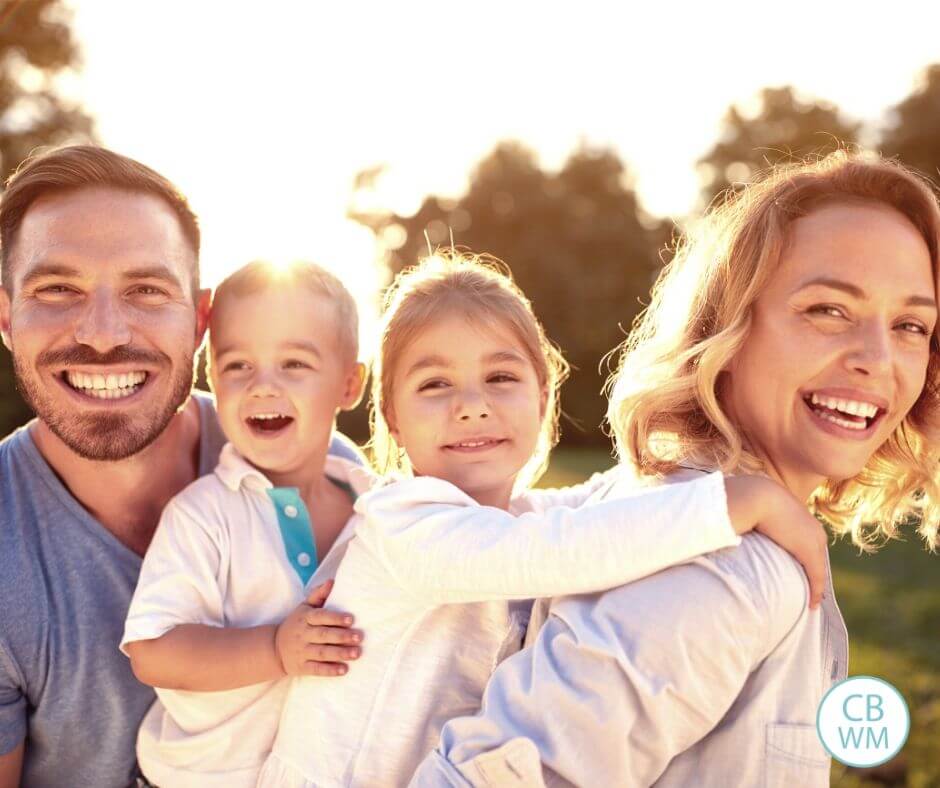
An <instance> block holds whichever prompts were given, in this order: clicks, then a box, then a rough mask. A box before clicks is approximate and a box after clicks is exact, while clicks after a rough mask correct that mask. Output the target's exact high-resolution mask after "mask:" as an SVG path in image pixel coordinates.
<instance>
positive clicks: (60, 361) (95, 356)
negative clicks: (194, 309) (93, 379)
mask: <svg viewBox="0 0 940 788" xmlns="http://www.w3.org/2000/svg"><path fill="white" fill-rule="evenodd" d="M134 363H139V364H141V365H149V366H153V365H165V364H172V361H171V359H170V357H169V356H167V355H166V354H165V353H158V352H156V351H153V350H143V349H139V348H132V347H116V348H114V349H112V350H109V351H108V352H107V353H98V352H97V351H96V350H95V349H94V348H90V347H88V346H87V345H74V346H73V347H68V348H58V349H56V350H44V351H43V352H42V353H40V354H39V355H38V356H37V357H36V366H39V367H59V366H64V367H73V366H83V367H84V366H96V365H101V366H112V365H116V364H134Z"/></svg>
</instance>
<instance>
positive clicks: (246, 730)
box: [121, 263, 373, 788]
mask: <svg viewBox="0 0 940 788" xmlns="http://www.w3.org/2000/svg"><path fill="white" fill-rule="evenodd" d="M209 334H210V339H209V357H210V382H211V385H212V389H213V391H214V392H215V395H216V398H217V401H218V413H219V420H220V423H221V425H222V429H223V430H224V432H225V434H226V436H227V437H228V439H229V441H230V443H229V444H227V445H226V447H225V448H224V449H223V451H222V454H221V457H220V460H219V464H218V466H217V467H216V469H215V472H214V473H212V474H210V475H208V476H205V477H203V478H201V479H199V480H198V481H196V482H195V483H193V484H191V485H190V486H189V487H187V488H186V489H185V490H183V492H181V493H180V494H179V495H178V496H176V497H175V498H174V499H173V500H171V501H170V503H169V504H168V505H167V508H166V509H165V510H164V512H163V516H162V519H161V522H160V526H159V528H158V529H157V532H156V535H155V536H154V540H153V543H152V544H151V546H150V549H149V551H148V552H147V555H146V557H145V559H144V563H143V567H142V569H141V573H140V580H139V582H138V585H137V590H136V592H135V593H134V597H133V600H132V601H131V605H130V610H129V612H128V616H127V623H126V628H125V632H124V638H123V640H122V642H121V649H122V650H123V651H124V652H125V653H126V654H127V655H128V656H129V657H130V659H131V663H132V666H133V669H134V673H135V674H136V676H137V677H138V679H140V680H141V681H142V682H144V683H146V684H150V685H152V686H154V687H155V688H157V701H156V702H155V703H154V705H153V707H152V708H151V709H150V711H149V712H148V713H147V716H146V717H145V718H144V721H143V723H142V724H141V729H140V732H139V735H138V740H137V755H138V759H139V761H140V766H141V768H142V770H143V772H144V774H145V776H146V777H147V778H148V779H149V780H150V781H151V782H153V783H154V784H156V785H173V786H189V785H192V786H200V788H211V787H212V786H217V785H218V786H223V785H224V786H226V788H231V787H232V786H242V785H244V786H254V785H255V781H256V777H257V771H258V769H259V768H260V766H261V764H262V761H263V759H264V757H265V756H266V755H267V754H268V752H269V751H270V749H271V744H272V741H273V738H274V735H275V732H276V730H277V724H278V719H279V717H280V712H281V704H282V700H283V697H284V693H285V689H286V683H287V679H286V677H287V676H296V675H317V676H341V675H343V674H344V673H345V672H346V665H345V664H344V662H345V661H348V660H352V659H356V658H357V657H358V656H359V645H358V644H359V643H360V642H361V639H362V635H361V633H360V632H358V631H356V630H354V629H351V628H350V625H351V624H352V616H350V615H348V614H346V613H341V612H331V611H326V610H323V609H320V608H321V607H322V604H323V602H324V600H325V599H326V596H327V594H328V593H329V588H330V584H329V583H328V582H327V583H324V581H327V580H329V578H332V577H333V576H334V575H335V573H336V569H337V567H338V565H339V562H340V560H341V558H342V554H343V552H344V551H345V547H346V543H347V541H348V539H349V537H350V536H352V529H351V528H348V527H347V524H348V523H349V520H350V518H351V516H352V514H353V501H354V499H355V497H356V496H357V495H358V494H359V493H361V492H363V491H364V490H366V489H368V487H369V486H370V485H371V483H372V481H373V477H372V476H371V474H370V472H369V471H368V470H366V469H365V468H363V467H361V466H358V465H356V464H354V463H351V462H349V461H347V460H343V459H340V458H337V457H333V456H327V448H328V446H329V442H330V437H331V434H332V431H333V425H334V421H335V418H336V413H337V412H338V411H339V410H347V409H350V408H353V407H355V405H356V403H357V402H358V401H359V399H360V397H361V395H362V389H363V382H364V377H365V368H364V366H363V365H362V364H360V363H359V362H358V361H357V354H358V341H357V334H358V325H357V315H356V306H355V302H354V301H353V299H352V297H351V296H350V295H349V293H348V292H347V291H346V289H345V288H344V287H343V286H342V284H341V283H340V282H339V280H338V279H336V278H335V277H334V276H332V275H331V274H329V273H327V272H326V271H324V270H323V269H321V268H319V267H318V266H315V265H312V264H296V265H294V266H291V267H290V268H287V269H284V270H278V269H276V268H274V267H272V266H270V265H268V264H265V263H251V264H249V265H247V266H245V267H244V268H242V269H240V270H239V271H237V272H236V273H235V274H233V275H232V276H230V277H229V278H228V279H226V280H225V281H224V282H223V283H222V284H221V285H220V286H219V288H218V289H217V291H216V294H215V299H214V302H213V306H212V316H211V320H210V325H209ZM311 589H312V590H311Z"/></svg>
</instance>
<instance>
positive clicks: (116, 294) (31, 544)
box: [0, 146, 358, 788]
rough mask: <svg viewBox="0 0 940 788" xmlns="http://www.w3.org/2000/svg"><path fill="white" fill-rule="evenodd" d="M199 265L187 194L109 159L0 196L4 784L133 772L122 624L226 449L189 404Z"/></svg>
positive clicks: (39, 165)
mask: <svg viewBox="0 0 940 788" xmlns="http://www.w3.org/2000/svg"><path fill="white" fill-rule="evenodd" d="M198 258H199V226H198V223H197V220H196V217H195V215H194V214H193V212H192V211H191V209H190V208H189V206H188V204H187V202H186V199H185V197H183V195H181V194H180V193H179V192H178V191H177V190H176V188H175V187H174V186H173V185H172V184H171V183H170V182H169V181H167V180H166V179H165V178H164V177H163V176H161V175H159V174H158V173H156V172H154V171H153V170H151V169H149V168H148V167H145V166H144V165H142V164H140V163H138V162H136V161H133V160H131V159H128V158H125V157H123V156H119V155H117V154H115V153H112V152H110V151H107V150H105V149H102V148H95V147H84V146H82V147H71V148H64V149H61V150H58V151H54V152H52V153H49V154H47V155H45V156H42V157H39V158H36V159H33V160H31V161H29V162H27V163H26V164H25V165H24V166H23V167H21V168H20V170H19V171H18V172H17V173H16V174H15V175H14V176H13V177H12V178H11V179H10V181H9V182H8V184H7V189H6V191H5V192H4V194H3V198H2V202H0V284H2V288H0V334H2V337H3V343H4V345H5V346H6V347H7V348H8V349H9V350H10V351H11V353H12V354H13V363H14V370H15V374H16V381H17V386H18V388H19V390H20V391H21V392H22V394H23V396H24V398H25V400H26V402H27V403H28V404H29V406H30V407H31V408H32V409H33V411H34V412H35V413H36V415H37V418H36V419H35V420H34V421H32V422H31V423H30V424H28V425H27V426H26V427H24V428H22V429H20V430H18V431H16V432H15V433H14V434H13V435H11V436H9V437H8V438H6V439H5V440H4V441H3V442H2V443H0V600H2V602H0V604H2V605H3V614H2V619H0V787H2V788H6V786H15V785H18V784H19V783H20V780H21V779H22V783H23V784H24V785H29V786H40V787H42V786H62V785H94V786H115V787H116V788H117V787H118V786H127V785H129V784H133V783H134V781H135V780H136V777H137V769H136V762H135V757H134V741H135V737H136V734H137V727H138V724H139V723H140V720H141V718H142V717H143V715H144V712H145V711H146V710H147V708H148V707H149V705H150V704H151V702H152V701H153V691H152V690H151V689H150V688H149V687H145V686H144V685H142V684H140V683H138V682H137V681H136V679H135V678H134V676H133V674H132V673H131V669H130V666H129V664H128V661H127V660H126V658H125V657H124V656H123V655H121V654H120V653H119V651H118V648H117V646H118V643H119V641H120V639H121V634H122V632H123V626H124V618H125V614H126V612H127V608H128V605H129V603H130V598H131V594H132V593H133V590H134V586H135V583H136V580H137V575H138V572H139V570H140V563H141V556H142V555H143V553H144V551H145V550H146V549H147V546H148V544H149V543H150V540H151V537H152V536H153V533H154V529H155V528H156V525H157V522H158V519H159V516H160V512H161V510H162V509H163V507H164V505H165V504H166V503H167V501H168V500H169V499H170V498H171V497H172V496H173V495H175V494H176V493H177V492H179V491H180V490H181V489H182V488H183V487H185V486H186V485H187V484H189V483H190V482H192V481H193V480H195V479H196V478H197V477H198V476H201V475H203V474H205V473H208V472H209V471H211V470H212V468H213V467H214V466H215V464H216V461H217V459H218V454H219V450H220V449H221V446H222V444H223V443H224V437H223V435H222V433H221V430H220V429H219V426H218V422H217V420H216V416H215V412H214V410H213V406H212V402H211V400H210V399H209V398H208V397H207V396H204V395H196V396H193V397H190V389H191V386H192V382H193V356H194V354H195V352H196V350H197V348H198V346H199V344H200V342H201V341H202V336H203V333H204V332H205V329H206V322H207V318H208V313H209V293H208V291H206V290H200V289H199V284H198V282H199V269H198ZM331 450H332V451H334V453H339V454H343V455H345V456H347V457H357V456H358V455H357V454H356V452H355V449H353V448H352V447H351V446H350V445H344V444H343V443H341V442H339V443H338V442H337V441H335V440H334V444H333V446H332V447H331Z"/></svg>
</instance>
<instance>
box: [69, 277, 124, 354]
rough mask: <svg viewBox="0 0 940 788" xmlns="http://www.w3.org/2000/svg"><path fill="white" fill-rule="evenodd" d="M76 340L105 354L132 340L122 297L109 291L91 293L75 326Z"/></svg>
mask: <svg viewBox="0 0 940 788" xmlns="http://www.w3.org/2000/svg"><path fill="white" fill-rule="evenodd" d="M75 341H76V342H78V343H79V344H80V345H87V346H88V347H91V348H94V349H95V350H96V351H97V352H98V353H101V354H104V353H107V352H108V351H109V350H113V349H114V348H116V347H121V346H122V345H128V344H130V341H131V327H130V325H129V323H128V321H127V317H126V315H125V314H124V309H123V305H122V304H121V302H120V299H117V298H115V297H114V296H113V295H112V294H110V293H107V292H102V293H96V294H93V295H91V296H90V297H89V298H88V300H87V301H86V303H85V308H84V311H83V312H82V315H81V317H80V318H79V321H78V325H77V326H76V327H75Z"/></svg>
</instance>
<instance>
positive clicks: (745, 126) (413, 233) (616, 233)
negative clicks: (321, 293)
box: [0, 0, 940, 445]
mask: <svg viewBox="0 0 940 788" xmlns="http://www.w3.org/2000/svg"><path fill="white" fill-rule="evenodd" d="M79 65H80V57H79V52H78V48H77V46H76V43H75V41H74V39H73V37H72V34H71V31H70V27H69V15H68V11H67V9H66V8H65V6H64V3H63V2H62V0H26V1H25V2H0V175H2V177H3V179H4V180H5V179H6V177H7V176H8V175H9V174H10V173H11V172H12V171H13V170H14V169H15V168H16V166H17V165H18V164H19V162H20V161H21V160H22V159H23V158H24V157H25V156H26V155H27V154H28V153H29V152H30V151H32V150H34V149H36V148H37V147H41V146H46V145H56V144H61V143H63V142H68V141H79V140H81V141H86V140H89V139H93V137H94V128H93V124H92V121H91V119H90V118H89V117H88V116H87V115H86V114H85V113H84V112H83V111H82V110H81V109H80V108H77V107H74V106H71V105H70V104H69V103H68V102H67V101H66V100H65V99H63V98H62V96H61V95H59V93H57V91H56V89H55V84H56V77H57V75H59V74H60V73H61V72H63V71H65V70H69V69H74V68H77V67H78V66H79ZM865 131H866V130H865V129H864V128H863V127H862V125H861V124H860V123H858V122H856V121H854V120H852V119H850V118H846V117H845V116H844V115H843V113H841V112H840V110H839V108H838V107H836V106H834V105H832V104H830V103H827V102H824V101H820V100H817V99H813V98H809V97H805V96H802V95H800V94H799V93H798V92H797V91H795V90H794V89H793V88H791V87H789V86H783V87H769V88H765V89H764V90H762V91H761V92H760V94H759V95H758V96H757V97H756V100H754V101H751V102H748V103H747V104H746V105H740V106H733V107H731V108H730V109H729V110H728V111H727V113H726V115H725V118H724V122H723V129H722V133H721V135H720V137H719V139H718V140H717V141H716V142H715V144H714V146H713V147H712V149H711V150H710V151H709V152H708V153H707V154H706V155H705V156H703V157H702V159H701V160H700V161H699V162H698V170H699V175H700V178H701V182H702V193H701V202H700V206H699V207H700V208H704V207H705V206H706V205H707V204H708V203H710V202H711V201H712V200H713V199H714V198H715V197H716V196H717V195H720V194H722V193H723V192H724V191H725V190H726V189H729V188H730V189H734V188H736V187H735V184H741V183H743V182H746V181H747V180H749V179H750V178H753V177H754V176H755V175H756V174H757V173H759V172H760V171H761V170H764V169H766V168H767V167H769V166H771V165H773V164H775V163H778V162H780V161H786V160H791V159H799V158H803V157H804V156H807V155H812V154H825V153H828V152H830V151H831V150H833V149H835V148H836V147H839V146H844V145H852V144H855V143H857V142H859V137H860V135H861V134H864V133H865ZM869 132H870V136H869V137H868V138H865V139H864V142H865V143H866V144H867V145H870V146H871V145H873V142H874V145H873V146H874V147H877V148H879V149H880V150H881V151H882V152H883V153H884V154H885V155H887V156H897V157H898V158H900V160H901V161H903V162H905V163H906V164H909V165H911V166H913V167H915V168H917V169H919V170H921V171H922V172H923V173H925V174H926V175H928V176H929V177H931V178H932V179H934V181H935V182H938V166H940V64H938V65H933V66H930V67H929V68H927V69H926V70H925V71H924V73H923V75H922V79H921V84H920V85H919V86H918V87H917V88H916V89H915V90H914V92H913V93H912V94H911V95H910V96H908V97H907V98H905V99H904V100H903V101H901V102H900V103H899V104H897V105H896V106H894V107H892V108H890V109H889V110H888V111H887V112H886V116H885V119H884V123H883V126H882V128H881V129H880V130H877V134H876V136H874V134H875V132H871V130H869ZM382 173H383V168H382V167H381V166H380V167H375V168H372V169H370V170H366V171H364V172H362V173H360V175H359V176H358V177H357V179H356V182H355V184H354V193H353V199H352V201H351V203H350V206H351V207H350V216H352V217H353V218H355V219H356V220H357V221H359V222H361V223H362V224H364V225H365V226H367V227H369V228H370V229H371V230H372V231H373V232H374V233H375V235H376V238H377V239H378V241H379V242H380V245H381V246H382V248H383V249H384V251H385V257H386V263H387V266H388V269H389V274H390V276H391V275H392V274H394V273H396V272H398V271H399V270H401V269H402V268H403V267H405V266H407V265H410V264H413V263H414V262H416V261H417V260H418V259H419V258H420V257H421V256H422V255H424V254H426V252H427V243H428V241H429V242H430V244H431V245H432V246H447V245H449V244H450V240H451V235H453V239H454V241H455V243H456V244H457V246H458V247H465V248H467V249H470V250H472V251H474V252H486V253H488V254H491V255H494V256H496V257H498V258H500V259H502V260H504V261H505V262H506V263H507V264H508V265H509V266H510V267H511V269H512V272H513V275H514V277H515V278H516V280H517V282H518V283H519V285H520V286H521V287H522V289H523V290H524V291H525V293H526V294H527V295H528V296H529V298H530V299H531V300H532V303H533V305H534V307H535V310H536V312H537V314H538V315H539V317H540V318H541V319H542V321H543V323H544V324H545V327H546V330H547V332H548V334H549V336H550V337H551V338H552V339H553V340H554V341H555V342H556V343H557V344H558V345H559V346H560V347H561V349H562V350H563V351H564V353H565V355H566V357H567V358H568V360H569V361H570V362H571V364H572V367H573V371H572V376H571V379H570V381H569V382H568V383H567V384H566V385H565V388H564V391H563V397H562V404H563V409H564V411H565V414H566V416H567V419H566V420H565V421H564V422H563V425H562V427H563V441H564V442H565V443H567V444H569V445H571V444H579V443H596V444H606V439H604V438H603V436H602V434H601V432H600V431H599V430H598V426H599V425H600V424H601V422H602V419H603V414H604V409H605V402H604V399H603V398H602V397H601V395H600V391H601V387H602V385H603V382H604V380H605V379H606V377H607V374H608V369H607V367H606V365H604V366H602V365H601V361H602V359H603V357H604V356H605V354H606V353H607V352H608V351H610V350H611V349H612V348H614V347H615V346H616V345H617V344H618V343H619V342H620V341H621V340H622V339H623V337H624V336H625V333H626V332H627V331H628V330H629V328H630V326H631V324H632V323H633V321H634V319H635V318H636V316H637V314H638V313H639V311H640V310H641V309H642V307H643V305H644V303H645V301H646V297H647V294H648V292H649V288H650V285H651V284H652V281H653V279H654V278H655V276H656V274H657V273H658V271H659V269H660V267H661V265H662V263H663V261H664V260H665V259H667V257H668V254H669V252H668V248H669V246H670V241H671V239H672V238H673V235H674V233H675V232H676V230H675V224H674V221H673V219H663V218H657V217H652V216H650V215H648V214H647V213H646V212H645V211H644V210H643V206H642V204H641V202H640V200H639V199H638V197H637V194H636V191H635V188H634V184H633V180H632V178H631V174H630V168H629V166H628V164H627V163H625V162H623V161H621V159H620V158H619V157H618V155H617V154H616V153H615V152H614V151H613V150H610V149H603V148H600V149H598V148H590V147H581V148H580V149H578V150H576V151H574V152H573V153H572V154H571V156H570V157H569V158H568V160H567V161H566V162H565V163H564V165H563V166H562V167H561V168H560V169H559V170H557V171H550V170H547V169H545V168H543V167H542V166H541V165H540V163H539V161H538V159H537V158H536V156H535V154H534V153H533V152H532V151H531V150H529V149H527V148H526V147H525V146H524V145H522V144H520V143H516V142H504V143H501V144H499V145H497V146H496V148H495V149H494V150H493V151H492V152H491V153H490V154H489V155H487V156H486V157H484V159H483V160H482V161H480V162H479V163H478V164H477V165H476V167H475V168H474V170H473V171H472V173H471V175H470V178H469V181H468V186H467V189H466V192H465V193H464V194H463V195H460V196H458V197H455V198H445V197H442V196H437V195H430V196H428V197H427V198H426V199H425V200H424V201H423V203H422V205H421V207H420V208H419V209H418V211H417V212H416V213H415V214H414V215H412V216H401V215H397V214H396V213H395V212H394V211H391V210H385V209H383V208H382V207H381V206H379V207H375V200H374V199H373V200H371V201H370V200H369V199H368V198H369V196H370V195H372V196H374V195H375V194H376V190H375V187H376V185H377V183H378V181H379V179H380V178H381V177H382ZM360 198H362V199H360ZM370 204H371V207H368V208H364V207H362V206H363V205H367V206H368V205H370ZM679 221H681V219H680V220H679ZM364 413H365V411H364V408H360V410H359V411H358V412H356V413H354V414H351V415H349V416H346V417H344V418H343V419H342V421H341V425H342V426H343V427H344V429H347V430H349V431H350V432H351V434H353V435H354V437H356V438H358V439H363V438H364V437H365V424H366V422H365V415H364ZM27 417H28V414H27V412H26V409H25V408H24V406H23V405H22V403H21V402H20V400H19V398H18V397H17V395H16V393H15V391H14V387H13V383H12V375H11V370H10V363H9V355H8V354H7V353H0V434H6V433H7V432H8V431H9V430H10V429H12V428H13V427H14V426H16V425H17V424H20V423H22V422H23V421H24V420H25V419H26V418H27Z"/></svg>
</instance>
